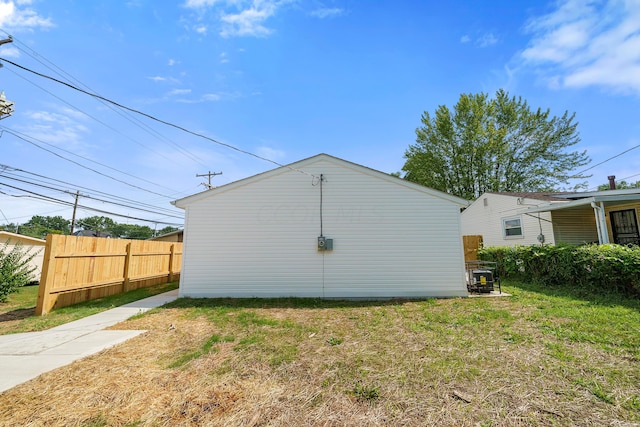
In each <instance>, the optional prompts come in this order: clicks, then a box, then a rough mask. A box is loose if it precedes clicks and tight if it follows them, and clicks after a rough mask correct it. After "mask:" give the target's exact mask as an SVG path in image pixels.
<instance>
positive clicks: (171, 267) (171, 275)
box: [169, 244, 175, 282]
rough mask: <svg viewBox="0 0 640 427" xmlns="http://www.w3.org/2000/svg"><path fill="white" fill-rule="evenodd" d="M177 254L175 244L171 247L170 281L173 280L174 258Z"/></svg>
mask: <svg viewBox="0 0 640 427" xmlns="http://www.w3.org/2000/svg"><path fill="white" fill-rule="evenodd" d="M174 254H175V245H174V244H172V245H171V246H170V247H169V281H170V282H173V260H174Z"/></svg>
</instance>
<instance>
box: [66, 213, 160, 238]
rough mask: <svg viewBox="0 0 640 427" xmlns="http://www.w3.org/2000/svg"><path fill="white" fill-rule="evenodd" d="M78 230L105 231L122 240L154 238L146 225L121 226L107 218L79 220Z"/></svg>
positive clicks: (91, 217) (93, 217)
mask: <svg viewBox="0 0 640 427" xmlns="http://www.w3.org/2000/svg"><path fill="white" fill-rule="evenodd" d="M77 228H78V229H84V230H96V231H104V232H108V233H110V234H111V236H113V237H116V238H120V239H138V240H145V239H149V238H150V237H153V230H152V229H151V228H150V227H148V226H146V225H138V224H120V223H117V222H115V221H114V220H112V219H111V218H109V217H106V216H90V217H87V218H82V219H79V220H78V222H77Z"/></svg>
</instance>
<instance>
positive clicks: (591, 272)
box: [478, 245, 640, 297]
mask: <svg viewBox="0 0 640 427" xmlns="http://www.w3.org/2000/svg"><path fill="white" fill-rule="evenodd" d="M478 256H479V258H480V259H482V260H485V261H495V262H497V263H498V272H499V273H500V274H501V275H502V277H514V278H518V279H520V280H524V281H530V282H536V283H540V284H547V285H568V286H572V287H576V288H579V289H581V290H583V291H586V292H589V293H611V292H615V293H620V294H624V295H627V296H634V297H640V248H638V247H633V248H630V247H627V246H620V245H585V246H568V245H558V246H516V247H489V248H484V249H481V250H480V251H479V252H478Z"/></svg>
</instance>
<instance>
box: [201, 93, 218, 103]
mask: <svg viewBox="0 0 640 427" xmlns="http://www.w3.org/2000/svg"><path fill="white" fill-rule="evenodd" d="M202 99H203V100H204V101H220V100H221V99H222V95H220V94H218V93H205V94H204V95H202Z"/></svg>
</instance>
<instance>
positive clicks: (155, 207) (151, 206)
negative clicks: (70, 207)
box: [0, 163, 175, 214]
mask: <svg viewBox="0 0 640 427" xmlns="http://www.w3.org/2000/svg"><path fill="white" fill-rule="evenodd" d="M0 168H4V169H5V172H0V176H7V177H8V176H18V177H22V176H21V175H15V174H11V173H10V172H9V173H7V172H6V170H7V169H10V170H11V171H15V172H21V173H24V174H28V175H33V176H37V177H40V178H44V180H38V179H34V178H31V179H32V180H33V181H36V182H41V183H47V184H51V182H49V181H52V182H53V183H60V184H64V185H67V186H69V187H70V188H79V189H82V190H85V191H90V192H92V193H97V194H101V195H102V196H104V197H107V198H111V199H114V200H119V201H123V202H127V203H130V204H133V205H139V206H144V207H147V208H152V209H157V210H163V211H166V212H169V213H172V214H173V213H175V211H174V210H172V209H167V208H163V207H160V206H155V205H151V204H148V203H143V202H138V201H136V200H131V199H127V198H125V197H120V196H114V195H111V194H109V193H105V192H103V191H99V190H94V189H91V188H88V187H85V186H82V185H78V184H73V183H71V182H67V181H62V180H59V179H55V178H50V177H47V176H44V175H41V174H38V173H35V172H30V171H27V170H24V169H19V168H14V167H12V166H9V165H4V164H1V163H0ZM45 180H48V181H45ZM109 203H110V202H109Z"/></svg>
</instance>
